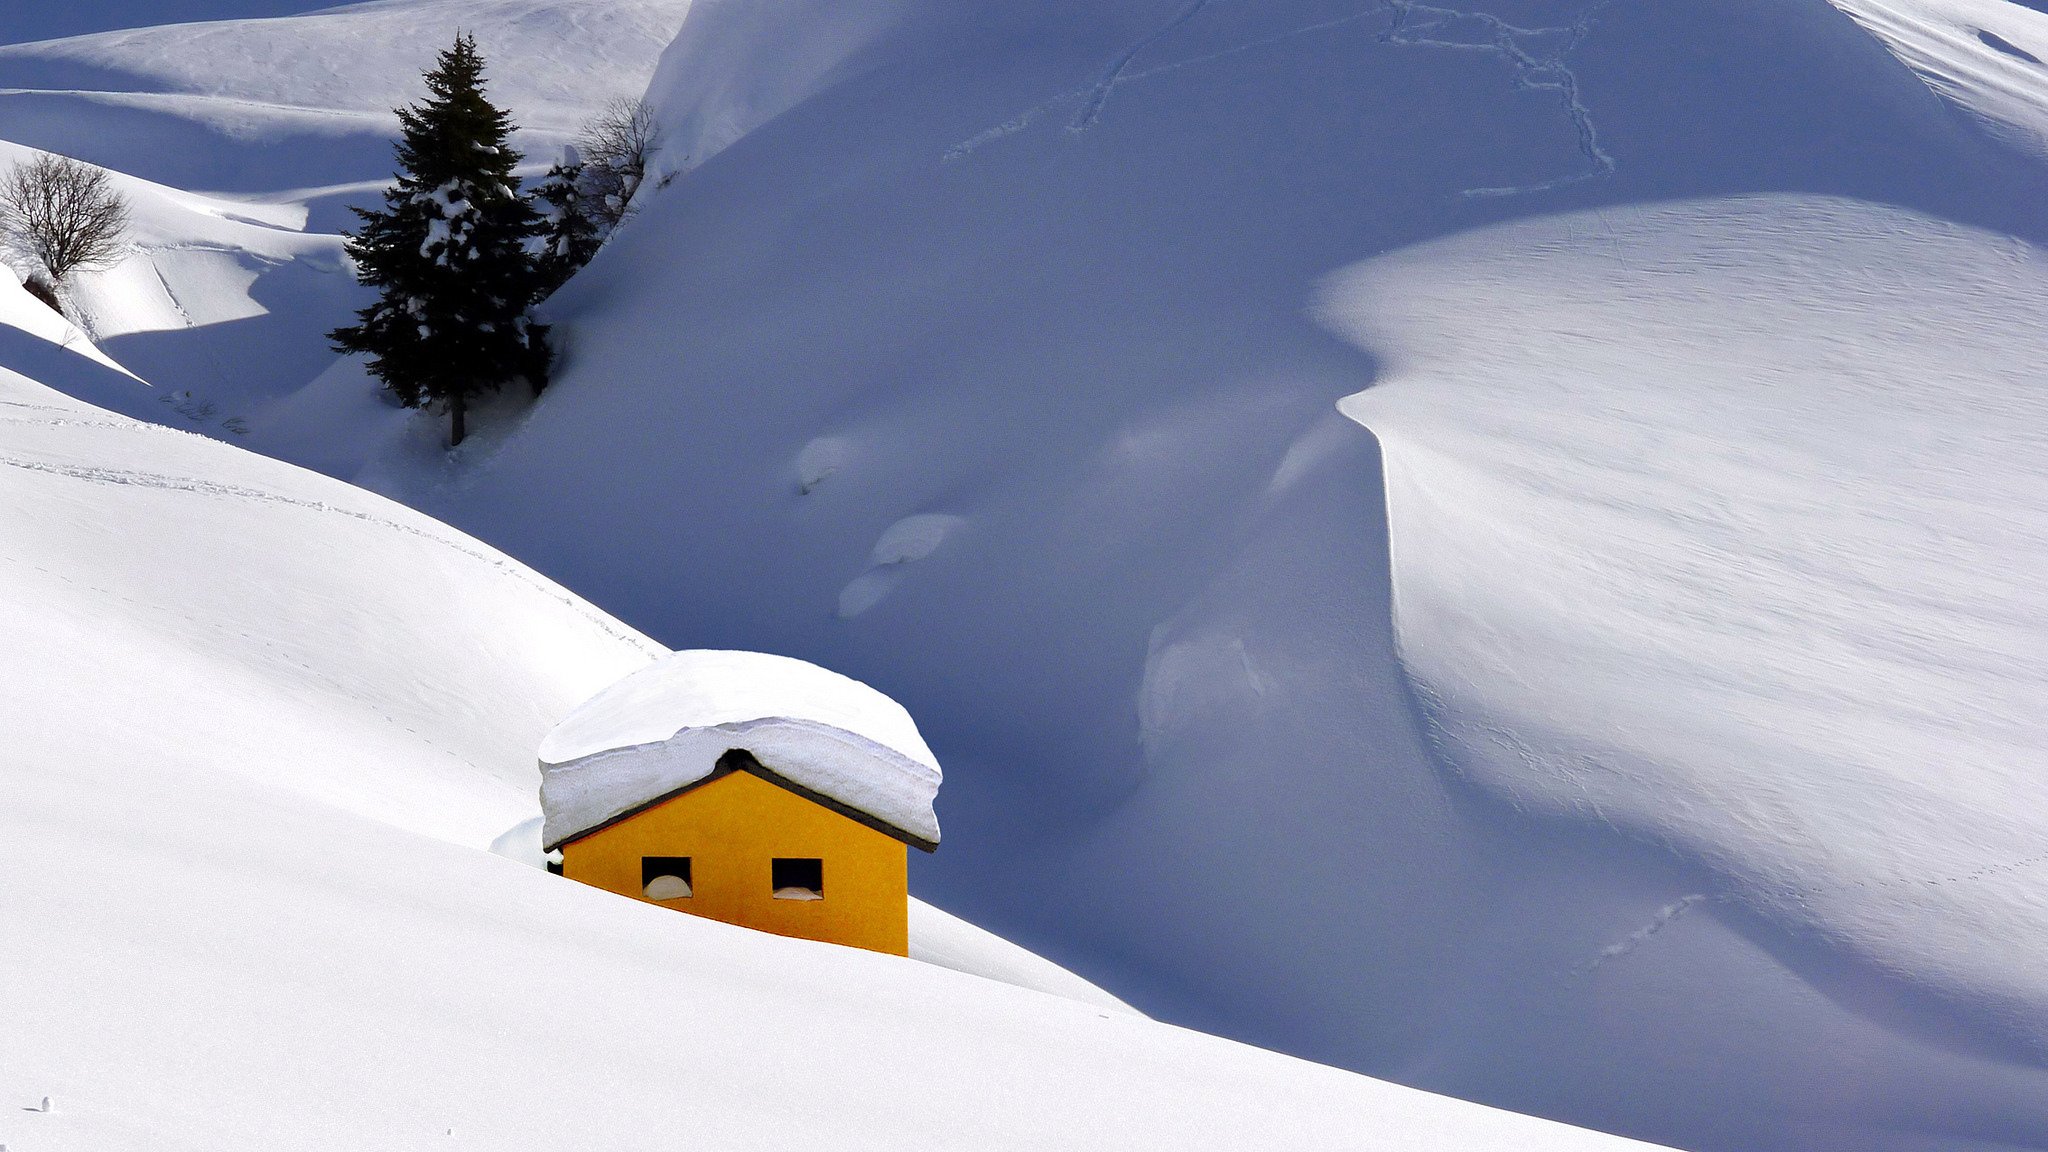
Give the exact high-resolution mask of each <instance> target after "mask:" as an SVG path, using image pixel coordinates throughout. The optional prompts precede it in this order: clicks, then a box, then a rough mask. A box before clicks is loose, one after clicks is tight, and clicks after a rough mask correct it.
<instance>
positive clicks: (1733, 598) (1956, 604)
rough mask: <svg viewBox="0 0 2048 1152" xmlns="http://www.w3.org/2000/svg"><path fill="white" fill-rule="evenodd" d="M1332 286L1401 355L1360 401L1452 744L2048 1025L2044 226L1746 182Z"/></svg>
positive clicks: (1498, 239) (1551, 797)
mask: <svg viewBox="0 0 2048 1152" xmlns="http://www.w3.org/2000/svg"><path fill="white" fill-rule="evenodd" d="M1594 237H1597V238H1598V242H1597V243H1591V242H1586V241H1588V240H1590V239H1591V238H1594ZM1681 272H1682V273H1683V274H1682V275H1680V274H1679V273H1681ZM1327 309H1328V315H1329V316H1330V318H1331V321H1332V323H1333V324H1334V325H1335V326H1336V327H1337V328H1339V329H1340V330H1341V331H1343V332H1345V333H1347V334H1349V335H1350V336H1351V337H1352V338H1354V339H1356V340H1358V341H1359V342H1360V343H1362V344H1366V345H1369V346H1370V347H1372V348H1374V349H1375V350H1376V351H1378V352H1379V353H1380V354H1381V355H1383V356H1384V357H1385V358H1386V365H1387V373H1386V376H1385V378H1384V379H1383V380H1382V382H1380V383H1378V384H1376V385H1375V386H1374V387H1372V388H1371V389H1369V390H1367V391H1364V392H1361V393H1359V394H1357V395H1355V396H1353V397H1351V398H1349V399H1348V400H1346V401H1345V402H1344V410H1345V411H1346V412H1347V413H1348V414H1350V415H1351V416H1353V417H1354V418H1356V419H1357V420H1359V421H1361V422H1363V423H1364V424H1366V425H1367V426H1369V427H1370V428H1371V429H1372V430H1373V432H1374V434H1375V435H1377V436H1378V437H1379V439H1380V442H1381V445H1382V447H1383V450H1384V452H1385V460H1386V483H1387V495H1388V504H1389V509H1390V517H1391V520H1392V534H1393V555H1394V562H1393V571H1394V610H1395V622H1396V626H1397V629H1398V632H1399V635H1400V641H1401V651H1402V653H1403V658H1404V661H1405V663H1406V665H1407V667H1408V669H1409V671H1410V673H1411V675H1413V676H1414V678H1415V680H1416V683H1417V684H1418V686H1419V688H1420V695H1421V698H1422V700H1423V702H1424V705H1425V708H1426V710H1427V712H1428V714H1429V719H1430V721H1431V725H1432V729H1433V732H1434V734H1435V736H1436V738H1437V740H1438V742H1439V744H1440V746H1441V748H1442V749H1443V750H1444V751H1446V752H1447V753H1448V754H1449V755H1450V756H1451V757H1452V758H1453V760H1454V761H1455V763H1456V764H1457V766H1458V767H1459V768H1460V769H1461V770H1463V771H1464V772H1465V773H1467V774H1468V775H1470V776H1471V777H1472V778H1473V779H1475V780H1477V781H1479V782H1480V783H1482V784H1483V785H1485V786H1486V787H1487V788H1489V789H1491V790H1493V791H1494V792H1495V793H1497V794H1499V795H1501V796H1503V797H1505V798H1507V799H1510V800H1512V801H1513V802H1514V803H1515V804H1517V805H1518V806H1523V807H1534V808H1540V809H1546V810H1551V811H1556V812H1562V813H1568V814H1571V815H1575V816H1580V817H1585V818H1588V819H1592V820H1597V821H1601V822H1604V823H1606V824H1610V825H1613V826H1617V827H1620V828H1622V829H1624V830H1627V831H1629V832H1631V833H1633V834H1635V835H1638V836H1641V837H1644V838H1646V839H1649V840H1652V841H1655V842H1660V843H1666V844H1670V845H1672V846H1674V847H1676V848H1678V849H1679V850H1681V851H1682V852H1684V853H1687V854H1689V855H1692V856H1695V857H1696V858H1698V859H1700V860H1702V861H1703V862H1704V863H1706V864H1707V865H1708V866H1709V867H1711V868H1712V869H1713V870H1714V871H1715V872H1717V873H1719V874H1721V875H1722V876H1724V877H1726V878H1727V881H1728V883H1729V884H1730V885H1732V887H1733V894H1734V895H1735V896H1736V897H1737V898H1738V899H1740V900H1741V901H1743V902H1745V903H1747V904H1748V905H1750V906H1751V907H1752V908H1754V909H1755V910H1757V911H1760V912H1762V913H1763V914H1764V915H1765V916H1767V917H1768V918H1770V919H1772V920H1774V921H1776V922H1778V923H1780V924H1783V925H1786V926H1788V927H1790V928H1792V929H1794V930H1796V931H1799V932H1801V933H1806V934H1814V935H1818V936H1819V937H1821V938H1824V939H1827V940H1829V941H1831V942H1833V943H1835V944H1836V945H1837V946H1839V947H1842V948H1845V949H1847V950H1849V951H1850V952H1852V953H1854V954H1857V955H1860V956H1861V957H1863V958H1865V959H1866V960H1868V961H1870V962H1871V963H1873V964H1874V965H1875V966H1876V967H1878V968H1879V969H1881V970H1884V971H1889V972H1905V973H1911V974H1912V977H1911V980H1912V982H1913V983H1914V984H1915V985H1917V986H1919V987H1921V988H1923V989H1928V990H1931V991H1933V992H1935V993H1936V994H1938V995H1939V996H1940V997H1941V998H1943V999H1945V1000H1947V1001H1949V1002H1951V1003H1954V1004H1957V1005H1960V1006H1962V1007H1963V1008H1964V1009H1965V1011H1967V1012H1969V1013H1970V1014H1972V1015H1974V1016H1976V1017H1978V1018H1979V1019H1980V1021H1982V1022H1984V1023H1987V1024H1989V1025H1991V1026H1993V1027H1996V1028H2001V1029H2005V1030H2008V1032H2009V1034H2010V1035H2012V1036H2013V1037H2015V1038H2018V1039H2021V1040H2022V1041H2023V1042H2024V1043H2026V1044H2027V1045H2029V1046H2034V1047H2038V1046H2041V1045H2044V1044H2048V1039H2044V1038H2048V969H2044V968H2043V967H2042V965H2041V964H2040V963H2039V958H2040V957H2041V956H2042V955H2043V954H2044V953H2048V888H2044V886H2043V878H2044V877H2048V772H2044V771H2043V765H2048V619H2044V618H2043V616H2042V605H2043V604H2048V481H2044V480H2043V478H2042V474H2041V461H2042V460H2043V459H2048V397H2044V394H2043V392H2042V390H2041V388H2040V382H2039V377H2038V371H2037V368H2036V366H2037V365H2039V364H2040V363H2042V362H2043V360H2044V359H2048V335H2044V333H2043V330H2042V328H2041V326H2040V323H2039V321H2038V317H2039V316H2041V315H2042V314H2043V313H2044V312H2048V254H2044V253H2043V252H2042V251H2041V250H2040V249H2037V248H2034V247H2032V246H2030V245H2026V244H2023V243H2018V242H2016V241H2014V240H2013V239H2012V238H2010V237H2005V236H1999V235H1994V234H1991V233H1986V232H1981V231H1977V230H1974V229H1970V228H1966V227H1963V226H1960V225H1956V224H1952V223H1948V222H1945V221H1940V220H1935V219H1931V218H1928V217H1925V216H1920V215H1916V214H1913V213H1909V212H1905V211H1901V210H1898V209H1892V208H1885V207H1880V206H1876V205H1870V204H1863V203H1857V202H1851V201H1842V200H1834V199H1826V198H1805V197H1760V198H1743V199H1736V200H1729V201H1714V202H1704V203H1701V202H1695V203H1686V204H1678V205H1671V206H1662V207H1647V208H1631V209H1614V210H1605V211H1599V212H1592V213H1585V214H1579V215H1574V216H1567V217H1563V218H1560V219H1555V220H1544V221H1537V222H1532V223H1528V224H1523V225H1516V226H1512V227H1506V228H1500V229H1495V230H1490V231H1486V232H1482V233H1478V234H1475V235H1472V236H1469V237H1464V238H1460V239H1456V240H1451V241H1446V242H1443V243H1440V244H1437V245H1431V246H1427V247H1424V248H1421V249H1417V250H1415V251H1411V252H1406V253H1402V254H1399V255H1396V256H1390V257H1386V258H1383V259H1380V260H1376V261H1372V262H1369V263H1367V264H1365V265H1363V266H1361V267H1360V268H1358V269H1357V270H1355V271H1354V272H1351V273H1348V274H1345V275H1344V276H1342V277H1339V278H1338V279H1337V280H1336V281H1334V282H1333V284H1332V286H1331V288H1330V290H1329V297H1328V303H1327ZM1737 332H1739V333H1741V334H1742V338H1741V339H1740V340H1732V339H1730V337H1729V334H1730V333H1737Z"/></svg>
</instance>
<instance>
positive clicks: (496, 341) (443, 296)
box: [328, 35, 550, 446]
mask: <svg viewBox="0 0 2048 1152" xmlns="http://www.w3.org/2000/svg"><path fill="white" fill-rule="evenodd" d="M426 83H427V91H428V93H429V95H428V97H427V99H426V100H424V101H422V102H420V103H418V104H414V105H412V106H410V107H406V108H400V109H398V120H399V127H400V129H401V135H400V139H399V142H398V166H399V172H398V173H397V174H396V180H397V183H395V184H393V185H392V186H391V187H389V188H387V189H385V191H384V207H383V208H382V209H381V210H371V209H364V208H353V209H351V211H353V212H354V213H355V214H356V216H357V217H358V218H359V219H360V220H361V221H362V227H361V228H360V229H359V230H358V231H356V232H355V233H353V234H352V235H351V236H350V237H349V240H348V252H349V255H350V256H352V257H354V258H355V262H356V269H357V271H356V276H357V279H359V280H361V281H362V282H363V283H364V284H367V285H370V286H372V287H374V288H376V289H377V290H378V297H377V301H376V302H375V303H374V304H371V305H370V306H369V307H367V308H364V309H362V310H361V311H359V312H357V313H356V318H357V320H358V321H359V323H357V324H355V325H353V326H351V327H347V328H337V329H335V330H334V331H333V332H330V333H328V339H329V340H331V341H332V342H333V344H334V347H335V349H336V350H337V351H342V352H362V353H366V354H368V355H369V357H370V371H371V372H372V373H373V374H374V375H376V377H377V378H378V379H380V380H382V381H383V382H384V385H385V387H387V388H389V389H391V391H392V393H393V394H394V395H395V396H397V397H398V399H399V401H400V402H401V403H403V404H404V405H405V406H406V407H408V408H425V407H430V406H438V407H440V408H442V409H444V410H445V411H447V412H448V414H449V417H450V420H451V427H450V435H449V444H450V445H451V446H452V445H455V444H460V443H462V438H463V435H464V419H463V418H464V414H465V412H466V410H467V408H468V403H469V400H470V398H471V397H473V396H475V395H477V394H479V393H482V392H485V391H492V390H495V389H497V387H498V386H499V385H500V384H502V383H504V382H505V381H507V380H511V379H513V378H514V377H524V378H526V379H527V381H528V382H529V383H531V384H532V386H533V387H534V389H535V390H536V391H538V390H539V389H540V388H541V387H542V386H543V385H545V384H546V382H547V368H548V362H549V360H550V353H549V351H548V347H547V343H546V335H547V329H546V328H545V327H544V326H543V325H539V324H534V323H532V322H530V321H529V320H528V319H527V309H528V308H529V307H530V306H531V305H532V304H533V302H534V300H535V299H536V298H537V297H538V296H539V295H540V289H541V284H540V279H539V274H538V270H537V268H536V264H535V260H534V256H533V255H532V254H531V253H530V252H529V251H528V247H527V242H528V240H529V239H530V238H532V237H535V236H537V235H538V234H539V232H540V220H539V217H538V216H537V215H536V214H535V212H534V210H533V207H532V205H531V204H529V203H528V202H527V201H526V200H525V199H524V198H523V197H521V196H520V194H519V178H518V177H517V176H514V175H513V174H512V169H513V166H514V165H516V164H517V163H518V162H519V159H520V157H519V153H517V152H515V151H513V150H512V148H511V147H510V146H509V145H508V144H507V143H506V140H507V138H508V137H509V136H510V135H511V133H512V130H513V126H512V121H511V117H510V116H508V115H507V114H506V113H505V112H504V111H503V110H502V109H500V108H498V107H496V106H495V105H493V104H492V103H491V102H490V101H489V100H488V99H486V98H485V96H484V61H483V57H482V56H481V55H479V54H478V53H477V50H476V41H475V40H474V39H472V38H471V37H469V36H467V35H458V36H457V37H456V39H455V46H454V47H453V48H450V49H448V50H447V51H444V52H442V53H441V55H440V58H439V59H438V60H437V61H436V63H435V65H434V68H433V69H432V70H431V71H429V72H428V73H427V74H426Z"/></svg>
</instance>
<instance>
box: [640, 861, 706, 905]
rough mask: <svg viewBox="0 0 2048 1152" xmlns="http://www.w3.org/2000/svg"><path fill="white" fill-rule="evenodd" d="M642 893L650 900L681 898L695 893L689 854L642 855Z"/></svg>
mask: <svg viewBox="0 0 2048 1152" xmlns="http://www.w3.org/2000/svg"><path fill="white" fill-rule="evenodd" d="M640 894H641V895H642V896H645V897H647V898H648V899H649V900H681V899H684V898H685V897H688V896H691V895H693V894H694V893H693V891H692V889H691V888H690V858H689V857H688V856H642V857H641V858H640Z"/></svg>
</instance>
